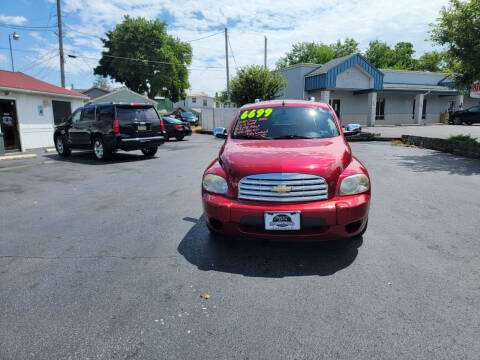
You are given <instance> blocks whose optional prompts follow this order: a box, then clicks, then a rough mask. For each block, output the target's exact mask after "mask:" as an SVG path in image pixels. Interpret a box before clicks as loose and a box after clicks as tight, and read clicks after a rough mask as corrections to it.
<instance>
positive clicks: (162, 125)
mask: <svg viewBox="0 0 480 360" xmlns="http://www.w3.org/2000/svg"><path fill="white" fill-rule="evenodd" d="M160 126H161V128H162V131H165V123H164V122H163V118H160Z"/></svg>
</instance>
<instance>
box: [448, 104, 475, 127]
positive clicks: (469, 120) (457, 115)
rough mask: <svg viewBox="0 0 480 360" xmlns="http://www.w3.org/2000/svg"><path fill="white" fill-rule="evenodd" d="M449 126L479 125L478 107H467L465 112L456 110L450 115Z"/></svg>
mask: <svg viewBox="0 0 480 360" xmlns="http://www.w3.org/2000/svg"><path fill="white" fill-rule="evenodd" d="M448 123H449V124H454V125H461V124H463V123H465V124H467V125H472V124H475V123H480V105H475V106H472V107H469V108H468V109H465V110H457V111H455V112H453V113H452V114H451V115H450V119H449V121H448Z"/></svg>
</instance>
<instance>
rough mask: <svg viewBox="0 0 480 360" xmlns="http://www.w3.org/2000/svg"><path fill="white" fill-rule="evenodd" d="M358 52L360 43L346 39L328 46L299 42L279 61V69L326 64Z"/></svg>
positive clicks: (312, 42)
mask: <svg viewBox="0 0 480 360" xmlns="http://www.w3.org/2000/svg"><path fill="white" fill-rule="evenodd" d="M356 52H358V42H356V41H355V40H354V39H351V38H346V39H345V41H344V42H342V41H340V40H337V42H335V43H333V44H330V45H326V44H323V43H321V42H320V43H316V42H314V41H311V42H299V43H297V44H293V46H292V50H291V51H289V52H287V53H286V54H285V56H284V57H282V58H280V59H279V60H278V61H277V69H283V68H285V67H287V66H290V65H294V64H299V63H314V64H325V63H326V62H328V61H330V60H332V59H335V58H337V57H341V56H346V55H350V54H354V53H356Z"/></svg>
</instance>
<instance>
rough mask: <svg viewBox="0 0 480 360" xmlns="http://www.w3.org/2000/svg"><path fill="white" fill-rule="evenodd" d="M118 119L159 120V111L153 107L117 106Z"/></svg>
mask: <svg viewBox="0 0 480 360" xmlns="http://www.w3.org/2000/svg"><path fill="white" fill-rule="evenodd" d="M117 120H120V121H149V122H151V121H158V120H159V118H158V115H157V112H156V111H155V109H154V108H153V107H151V106H150V107H140V106H135V107H132V106H117Z"/></svg>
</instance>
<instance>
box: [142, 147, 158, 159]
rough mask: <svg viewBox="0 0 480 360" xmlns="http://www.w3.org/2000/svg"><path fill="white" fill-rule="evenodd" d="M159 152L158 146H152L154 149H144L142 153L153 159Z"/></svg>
mask: <svg viewBox="0 0 480 360" xmlns="http://www.w3.org/2000/svg"><path fill="white" fill-rule="evenodd" d="M157 150H158V146H152V147H148V148H145V149H142V153H143V155H145V156H148V157H152V156H153V155H155V154H156V153H157Z"/></svg>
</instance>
